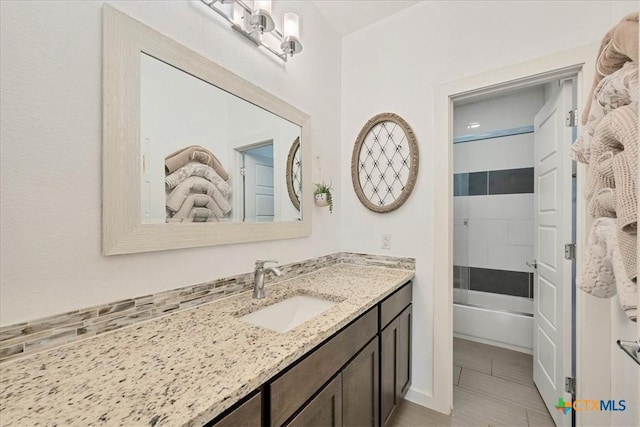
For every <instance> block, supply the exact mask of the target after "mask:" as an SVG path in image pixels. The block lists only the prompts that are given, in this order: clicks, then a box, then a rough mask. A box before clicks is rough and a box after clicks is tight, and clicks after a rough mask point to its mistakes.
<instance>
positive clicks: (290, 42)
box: [200, 0, 302, 62]
mask: <svg viewBox="0 0 640 427" xmlns="http://www.w3.org/2000/svg"><path fill="white" fill-rule="evenodd" d="M200 1H201V2H202V3H204V4H205V5H206V6H207V7H208V8H209V9H211V10H213V11H214V12H216V13H217V14H218V15H220V16H221V17H223V18H224V19H225V20H226V21H227V22H229V24H231V28H232V29H234V30H235V31H237V32H238V33H240V34H241V35H243V36H244V37H246V38H247V39H248V40H251V41H252V42H253V43H254V44H255V45H256V46H262V47H263V48H265V49H266V50H268V51H269V52H271V53H272V54H274V55H275V56H277V57H278V58H280V59H282V60H283V61H284V62H287V60H288V58H289V57H291V56H293V55H295V54H297V53H299V52H301V51H302V44H301V43H300V40H299V39H298V37H296V36H292V35H288V36H285V35H283V33H282V32H280V31H279V30H278V29H277V28H275V23H274V21H273V17H272V16H271V13H269V11H268V10H263V9H258V10H253V9H252V8H251V7H249V6H248V5H247V4H246V3H245V2H244V1H243V0H200ZM216 4H220V5H232V7H233V8H234V13H233V14H235V13H236V12H235V11H236V10H237V11H239V12H241V14H242V16H241V17H240V18H238V17H236V16H233V14H228V13H226V12H225V11H224V10H223V9H222V8H220V7H217V6H216ZM236 6H237V7H236ZM264 33H269V34H271V35H273V37H275V39H276V40H277V41H279V42H280V49H282V51H280V52H279V51H278V50H276V49H275V48H273V47H271V46H269V45H268V44H267V43H265V42H264V41H263V40H262V35H263V34H264Z"/></svg>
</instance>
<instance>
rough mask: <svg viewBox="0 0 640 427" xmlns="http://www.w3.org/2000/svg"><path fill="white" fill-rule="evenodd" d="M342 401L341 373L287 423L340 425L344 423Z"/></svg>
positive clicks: (301, 426)
mask: <svg viewBox="0 0 640 427" xmlns="http://www.w3.org/2000/svg"><path fill="white" fill-rule="evenodd" d="M342 403H343V401H342V374H339V375H338V376H337V377H336V378H334V379H333V381H331V382H330V383H329V384H328V385H327V386H325V387H324V388H323V389H322V391H320V393H319V394H318V395H317V396H316V397H314V398H313V399H311V401H310V402H309V403H308V404H306V405H305V407H304V409H303V410H302V411H301V412H300V413H299V414H298V415H296V417H295V418H294V419H293V420H291V422H290V423H289V424H287V425H288V426H290V427H309V426H323V427H342V426H343V425H346V424H343V412H342Z"/></svg>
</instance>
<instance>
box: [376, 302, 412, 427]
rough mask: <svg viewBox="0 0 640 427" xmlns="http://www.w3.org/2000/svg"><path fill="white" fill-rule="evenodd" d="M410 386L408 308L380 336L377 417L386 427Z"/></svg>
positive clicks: (409, 325) (409, 317)
mask: <svg viewBox="0 0 640 427" xmlns="http://www.w3.org/2000/svg"><path fill="white" fill-rule="evenodd" d="M410 384H411V305H409V306H408V307H407V308H405V309H404V310H403V311H402V313H400V315H398V317H396V318H395V319H393V321H391V323H389V325H388V326H387V327H386V328H384V329H383V330H382V333H381V334H380V417H381V419H382V424H383V425H386V424H387V422H388V421H389V419H390V418H391V414H392V413H393V410H394V409H395V407H396V406H397V405H398V403H400V400H401V399H402V397H404V395H405V394H406V392H407V390H408V389H409V385H410Z"/></svg>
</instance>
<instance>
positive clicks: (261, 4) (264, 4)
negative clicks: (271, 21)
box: [253, 0, 271, 13]
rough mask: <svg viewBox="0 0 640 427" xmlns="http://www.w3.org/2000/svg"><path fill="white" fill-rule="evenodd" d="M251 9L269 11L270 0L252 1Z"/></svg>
mask: <svg viewBox="0 0 640 427" xmlns="http://www.w3.org/2000/svg"><path fill="white" fill-rule="evenodd" d="M253 10H254V11H258V10H264V11H265V12H267V13H271V0H255V1H254V2H253Z"/></svg>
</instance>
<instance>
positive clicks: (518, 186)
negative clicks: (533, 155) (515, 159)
mask: <svg viewBox="0 0 640 427" xmlns="http://www.w3.org/2000/svg"><path fill="white" fill-rule="evenodd" d="M522 193H533V168H524V169H507V170H500V171H489V194H522Z"/></svg>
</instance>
